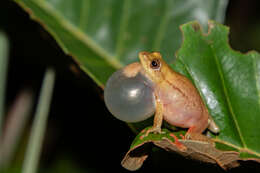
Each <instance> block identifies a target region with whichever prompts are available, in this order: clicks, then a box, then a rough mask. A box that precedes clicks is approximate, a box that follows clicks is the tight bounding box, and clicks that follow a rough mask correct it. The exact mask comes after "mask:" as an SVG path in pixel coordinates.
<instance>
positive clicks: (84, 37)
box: [30, 0, 123, 69]
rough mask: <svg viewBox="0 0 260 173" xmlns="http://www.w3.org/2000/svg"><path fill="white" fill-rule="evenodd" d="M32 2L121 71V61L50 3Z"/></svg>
mask: <svg viewBox="0 0 260 173" xmlns="http://www.w3.org/2000/svg"><path fill="white" fill-rule="evenodd" d="M30 2H31V3H34V4H36V5H38V6H40V7H41V8H42V9H44V10H45V11H48V13H49V14H51V15H52V16H53V17H55V18H56V19H58V20H57V22H59V23H60V25H62V26H63V27H64V28H65V29H66V30H68V31H70V33H71V34H72V35H74V36H75V38H77V39H78V40H80V41H82V42H83V43H85V44H86V45H88V47H89V48H91V49H92V50H93V51H94V52H96V53H97V54H98V55H99V56H100V57H102V58H103V59H104V60H105V61H106V62H108V63H109V64H110V65H112V66H113V67H115V68H116V69H119V68H121V67H122V66H123V65H122V64H121V62H120V61H118V60H117V59H115V57H114V56H113V55H110V54H109V53H108V52H107V51H106V50H105V49H103V48H102V47H100V46H99V45H98V44H97V43H96V42H95V41H93V40H92V39H91V38H90V37H88V35H87V34H86V33H84V32H82V31H81V30H79V29H78V28H77V27H75V25H74V24H72V23H71V22H70V21H69V20H67V19H65V18H64V17H63V16H62V15H60V14H59V13H58V12H56V11H55V10H53V9H55V8H53V7H52V6H51V5H50V4H49V3H48V2H46V1H38V0H37V1H30ZM63 46H64V45H63ZM64 47H65V46H64Z"/></svg>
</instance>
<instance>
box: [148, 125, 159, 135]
mask: <svg viewBox="0 0 260 173" xmlns="http://www.w3.org/2000/svg"><path fill="white" fill-rule="evenodd" d="M149 133H155V134H161V133H162V130H161V128H159V127H152V128H150V129H148V130H147V131H146V133H145V136H148V135H149Z"/></svg>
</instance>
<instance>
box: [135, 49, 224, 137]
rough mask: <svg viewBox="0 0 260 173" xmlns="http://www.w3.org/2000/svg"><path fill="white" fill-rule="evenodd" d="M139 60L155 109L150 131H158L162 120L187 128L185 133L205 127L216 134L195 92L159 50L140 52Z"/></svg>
mask: <svg viewBox="0 0 260 173" xmlns="http://www.w3.org/2000/svg"><path fill="white" fill-rule="evenodd" d="M139 59H140V61H141V65H142V67H143V70H144V74H145V75H146V76H147V77H148V78H149V79H150V80H151V81H152V82H153V84H154V86H153V87H154V94H155V98H156V112H155V117H154V124H153V127H152V128H151V129H149V130H148V131H147V133H146V134H148V133H150V132H154V133H161V125H162V121H163V119H164V120H165V121H167V122H168V123H169V124H171V125H174V126H177V127H182V128H189V130H188V131H187V133H186V135H185V138H186V137H187V134H189V133H199V134H201V133H202V132H203V131H204V130H205V129H207V128H209V129H210V130H211V131H212V132H214V133H218V132H219V128H218V127H217V125H216V124H215V123H214V121H213V119H212V118H211V116H210V115H209V112H208V110H207V108H206V106H205V104H204V103H203V101H202V98H201V97H200V94H199V92H198V91H197V89H196V88H195V86H194V85H193V84H192V83H191V81H190V80H189V79H188V78H186V77H185V76H183V75H181V74H179V73H177V72H175V71H174V70H173V69H172V68H171V67H169V66H168V64H167V63H166V62H165V61H164V60H163V58H162V56H161V54H160V53H159V52H152V53H149V52H140V53H139Z"/></svg>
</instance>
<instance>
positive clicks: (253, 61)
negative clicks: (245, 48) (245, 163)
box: [122, 21, 260, 170]
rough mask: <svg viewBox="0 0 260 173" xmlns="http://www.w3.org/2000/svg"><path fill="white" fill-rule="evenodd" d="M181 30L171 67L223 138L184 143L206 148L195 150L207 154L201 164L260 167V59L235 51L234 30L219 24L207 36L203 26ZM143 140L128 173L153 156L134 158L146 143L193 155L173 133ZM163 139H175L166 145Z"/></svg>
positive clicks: (132, 150) (129, 158) (126, 160)
mask: <svg viewBox="0 0 260 173" xmlns="http://www.w3.org/2000/svg"><path fill="white" fill-rule="evenodd" d="M181 30H182V32H183V37H184V40H183V43H182V46H181V48H180V50H179V51H178V53H177V59H176V61H175V63H174V64H171V66H172V67H173V68H174V69H175V70H176V71H178V72H180V73H182V74H183V75H185V76H187V77H188V78H189V79H190V80H191V81H192V82H193V84H194V85H195V86H196V88H197V89H198V91H199V92H200V94H201V96H202V98H203V100H204V102H205V103H206V105H207V107H208V109H209V112H210V114H211V115H212V117H213V118H214V120H215V122H216V124H217V125H218V126H219V127H220V132H219V134H217V135H216V134H211V136H212V141H214V143H215V144H214V146H210V145H202V144H201V143H200V140H195V141H194V140H184V141H182V142H183V144H187V142H192V143H190V144H189V145H187V146H186V145H185V146H186V147H187V148H188V149H191V150H193V149H194V148H192V147H194V145H197V146H200V147H198V148H199V150H197V149H198V148H197V149H195V150H194V151H193V152H195V155H197V154H202V155H203V159H201V158H200V157H198V158H197V159H198V160H201V161H205V162H210V163H216V164H219V165H220V166H221V167H223V168H224V169H225V168H226V167H236V166H238V162H237V161H238V160H254V161H257V162H260V146H259V143H260V126H259V124H260V116H259V114H260V54H259V53H257V52H254V51H251V52H249V53H247V54H242V53H240V52H237V51H234V50H232V49H231V48H230V46H229V44H228V32H229V29H228V27H226V26H223V25H221V24H218V23H216V22H213V21H210V22H209V31H208V33H206V34H205V33H202V31H201V28H200V25H199V24H198V23H197V22H190V23H187V24H184V25H182V26H181ZM167 133H168V132H167ZM141 135H143V133H141V134H139V135H138V136H137V137H136V139H135V140H134V141H133V144H132V145H131V147H130V150H129V152H128V153H127V155H126V156H125V158H124V160H123V161H122V165H123V166H124V167H126V168H127V169H130V170H135V169H138V168H139V167H140V166H141V165H140V164H142V162H143V161H144V160H145V158H146V157H147V156H148V154H147V153H148V152H145V153H144V154H143V155H139V156H138V155H135V154H134V153H135V150H137V149H139V150H140V148H141V147H142V146H143V145H144V144H146V143H153V144H155V145H157V144H158V141H159V142H161V144H160V145H157V146H159V147H161V148H164V149H166V150H167V151H175V152H179V153H180V154H182V155H184V156H188V155H189V153H188V151H189V150H188V151H187V152H186V153H185V152H184V153H182V152H180V151H179V150H178V149H177V150H176V149H175V148H176V146H175V145H174V144H171V142H169V140H172V139H171V138H169V137H168V135H167V134H163V136H162V135H158V136H157V137H156V136H154V134H152V135H148V136H147V137H146V138H140V136H141ZM163 137H166V138H167V139H169V140H168V142H167V141H166V142H167V143H166V144H165V141H163ZM206 142H207V140H206ZM210 143H211V142H210ZM169 146H172V147H173V149H169ZM174 147H175V148H174ZM205 148H208V150H205ZM141 149H142V148H141ZM213 150H214V152H211V151H213ZM208 151H210V152H208ZM139 153H140V151H139ZM220 155H221V156H223V157H222V158H221V160H219V159H220V157H219V156H220ZM144 156H145V157H144ZM193 156H194V155H193ZM204 156H210V158H212V159H213V160H207V159H206V157H205V158H204Z"/></svg>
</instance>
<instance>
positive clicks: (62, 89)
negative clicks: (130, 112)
mask: <svg viewBox="0 0 260 173" xmlns="http://www.w3.org/2000/svg"><path fill="white" fill-rule="evenodd" d="M259 10H260V2H259V1H258V0H250V1H245V0H231V1H230V3H229V6H228V8H227V15H226V20H225V24H226V25H228V26H229V27H230V32H231V33H230V44H231V46H232V47H233V48H234V49H236V50H240V51H242V52H247V51H248V50H252V49H254V50H258V51H260V13H259ZM0 29H1V30H3V31H4V32H5V33H6V34H7V35H8V37H9V39H10V60H9V72H8V85H7V98H6V103H7V107H8V106H9V104H10V103H11V102H12V100H13V99H14V98H15V96H16V94H17V93H18V92H19V91H20V90H21V89H22V88H26V87H30V88H32V89H33V90H34V92H35V93H39V89H40V86H41V81H42V77H43V73H44V70H45V68H46V67H47V66H50V65H51V66H54V67H55V68H56V70H57V80H56V85H55V90H54V96H53V100H52V105H51V111H50V115H49V121H48V128H47V132H46V135H45V140H44V145H43V152H42V155H41V161H40V168H41V170H42V171H41V172H45V171H46V172H47V171H52V172H55V170H60V168H59V166H60V165H63V166H64V167H66V166H68V165H69V166H68V167H72V168H73V169H74V170H75V169H77V170H78V172H80V171H81V172H107V171H115V172H128V171H126V170H125V169H123V168H122V167H121V166H120V162H121V160H122V158H123V156H124V154H125V153H126V152H127V150H128V148H129V146H130V144H131V141H132V140H133V139H134V137H135V136H134V134H133V133H132V132H131V130H130V129H129V128H128V127H127V125H126V124H125V123H123V122H121V121H119V120H116V119H115V118H113V117H112V116H111V115H110V113H109V112H108V111H107V109H106V107H105V105H104V101H103V91H102V89H100V88H99V87H97V86H96V84H95V83H94V82H93V81H92V80H91V79H90V78H89V77H87V76H85V75H84V73H82V72H81V71H78V70H75V68H73V67H75V66H74V62H73V61H72V60H71V58H70V57H69V56H67V55H65V54H64V53H63V52H62V51H61V49H60V48H59V47H58V45H57V44H56V42H55V41H54V40H53V39H52V37H51V36H50V35H49V34H48V33H47V32H46V31H45V30H44V29H43V28H42V27H41V26H40V25H39V24H38V23H36V22H34V21H32V20H31V19H30V18H29V16H28V14H27V13H25V12H24V11H23V10H22V9H21V8H20V7H18V6H17V5H16V4H15V3H14V2H11V1H8V0H4V1H2V2H1V3H0ZM71 69H74V70H71ZM30 122H31V121H30ZM29 132H30V123H29V124H28V125H27V127H26V129H25V133H24V135H23V138H22V141H21V142H20V145H19V149H18V151H17V156H16V158H15V160H14V161H13V166H14V167H18V168H19V165H20V164H21V161H22V155H23V153H24V150H25V148H26V142H25V141H26V140H27V138H28V135H29ZM0 157H1V156H0ZM169 157H171V158H170V159H168V158H169ZM167 160H168V161H167ZM169 160H170V161H171V162H170V163H169ZM190 169H192V171H203V172H206V171H211V172H224V171H223V170H222V169H220V168H219V167H217V166H214V165H213V166H212V165H207V164H202V163H199V162H196V161H191V160H187V159H185V158H183V157H180V156H178V155H175V154H168V153H166V152H164V151H157V152H155V153H153V154H152V155H151V157H149V158H148V160H147V161H146V162H145V163H144V166H143V167H142V168H141V169H140V170H139V172H151V171H163V170H165V171H171V172H174V171H184V172H188V171H191V170H190ZM254 169H258V171H259V170H260V166H259V165H257V164H255V163H253V162H247V163H242V166H241V167H239V168H235V169H232V170H230V172H238V171H253V170H254ZM68 170H69V169H68ZM68 170H67V171H68ZM68 172H69V171H68ZM75 172H76V170H75Z"/></svg>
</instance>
